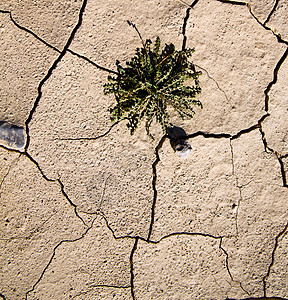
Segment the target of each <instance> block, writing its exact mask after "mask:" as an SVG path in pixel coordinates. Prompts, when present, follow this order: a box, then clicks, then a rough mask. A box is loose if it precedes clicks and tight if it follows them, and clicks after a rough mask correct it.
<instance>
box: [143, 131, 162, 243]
mask: <svg viewBox="0 0 288 300" xmlns="http://www.w3.org/2000/svg"><path fill="white" fill-rule="evenodd" d="M166 138H167V136H166V135H164V136H163V137H162V138H161V140H160V142H159V143H158V145H157V146H156V148H155V155H156V160H155V161H154V163H153V164H152V170H153V179H152V188H153V193H154V195H153V202H152V206H151V221H150V227H149V232H148V236H147V241H149V239H150V237H151V234H152V230H153V225H154V217H155V206H156V201H157V188H156V181H157V170H156V167H157V164H158V162H159V161H160V156H159V150H160V149H161V147H162V145H163V143H164V141H165V140H166Z"/></svg>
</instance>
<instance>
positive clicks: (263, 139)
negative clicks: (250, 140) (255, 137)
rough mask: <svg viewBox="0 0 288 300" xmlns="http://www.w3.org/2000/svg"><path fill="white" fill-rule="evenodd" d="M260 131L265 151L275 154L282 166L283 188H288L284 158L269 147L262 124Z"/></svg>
mask: <svg viewBox="0 0 288 300" xmlns="http://www.w3.org/2000/svg"><path fill="white" fill-rule="evenodd" d="M259 131H260V133H261V137H262V142H263V145H264V150H265V151H266V152H271V153H273V154H274V155H275V156H276V158H277V160H278V162H279V165H280V171H281V176H282V182H283V187H288V185H287V178H286V172H285V166H284V163H283V160H282V159H283V156H282V155H281V154H280V153H279V152H277V151H276V150H274V149H272V148H271V147H269V146H268V143H267V140H266V137H265V132H264V130H263V128H262V126H261V124H260V126H259Z"/></svg>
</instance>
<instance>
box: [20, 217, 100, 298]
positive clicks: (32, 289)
mask: <svg viewBox="0 0 288 300" xmlns="http://www.w3.org/2000/svg"><path fill="white" fill-rule="evenodd" d="M94 220H95V219H94ZM94 220H93V221H92V224H91V226H90V227H88V228H86V230H85V232H84V233H82V234H81V236H80V237H79V238H76V239H73V240H62V241H61V242H59V243H58V244H57V245H56V246H55V247H54V249H53V252H52V255H51V257H50V259H49V261H48V263H47V265H46V266H45V268H44V269H43V271H42V273H41V275H40V277H39V278H38V280H37V281H36V282H35V283H34V285H33V286H32V288H31V289H30V290H28V291H27V292H26V296H25V299H26V300H27V299H28V298H27V297H28V294H29V293H31V292H33V291H34V290H35V288H36V286H37V285H38V284H39V282H40V281H41V280H42V278H43V276H44V274H45V272H46V270H47V269H48V268H49V266H50V264H51V262H52V260H53V258H54V256H55V253H56V250H57V248H59V247H60V246H61V245H62V244H63V243H73V242H77V241H79V240H81V239H82V238H84V236H85V235H86V234H87V233H88V231H89V230H90V229H91V228H92V227H93V224H94Z"/></svg>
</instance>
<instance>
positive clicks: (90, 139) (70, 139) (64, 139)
mask: <svg viewBox="0 0 288 300" xmlns="http://www.w3.org/2000/svg"><path fill="white" fill-rule="evenodd" d="M125 119H126V118H125ZM122 121H124V119H123V120H120V121H117V122H115V123H113V124H112V125H111V126H110V128H109V129H108V130H107V131H106V132H104V133H102V134H100V135H98V136H96V137H76V138H55V139H52V141H81V140H85V141H92V140H98V139H99V138H102V137H104V136H106V135H107V134H108V133H110V131H111V130H112V128H113V127H114V126H115V125H117V124H119V123H120V122H122Z"/></svg>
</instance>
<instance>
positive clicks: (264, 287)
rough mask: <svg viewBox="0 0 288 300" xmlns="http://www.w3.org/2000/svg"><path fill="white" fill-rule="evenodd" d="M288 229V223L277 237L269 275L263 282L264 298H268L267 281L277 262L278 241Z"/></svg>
mask: <svg viewBox="0 0 288 300" xmlns="http://www.w3.org/2000/svg"><path fill="white" fill-rule="evenodd" d="M287 229H288V223H287V224H286V225H285V227H284V229H283V230H282V231H281V232H280V233H279V234H278V235H277V236H276V238H275V245H274V249H273V251H272V255H271V262H270V265H269V267H268V271H267V274H266V275H265V276H264V277H263V280H262V281H263V292H264V297H266V293H267V291H266V289H267V285H266V281H267V279H268V277H269V275H270V272H271V268H272V267H273V265H274V261H275V252H276V250H277V247H278V245H279V242H278V241H279V239H280V237H281V236H282V235H284V234H285V233H286V231H287Z"/></svg>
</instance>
